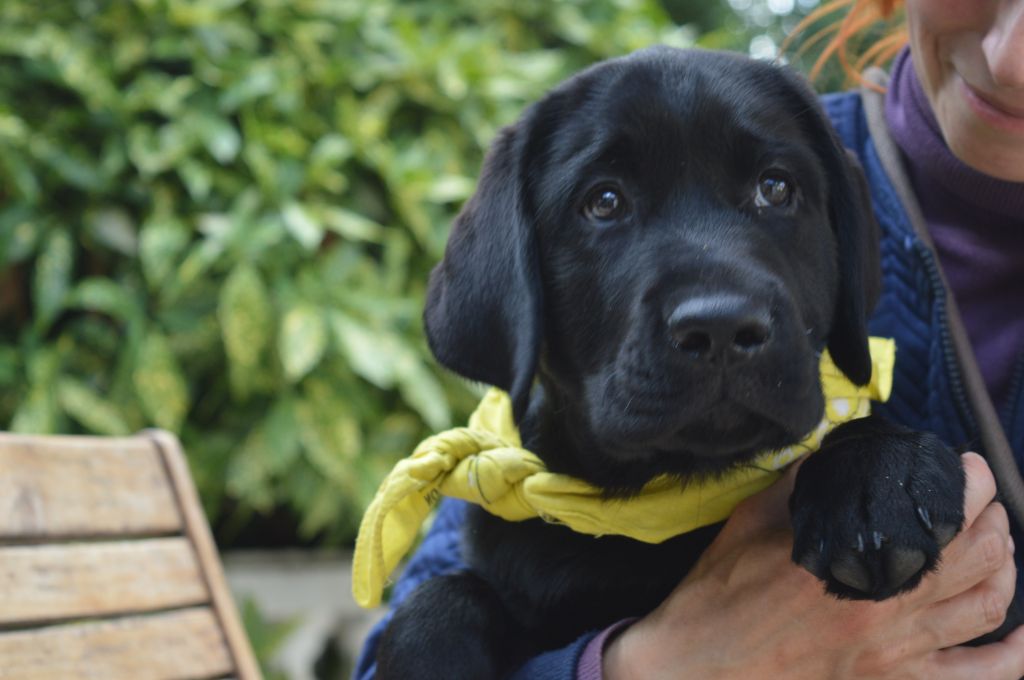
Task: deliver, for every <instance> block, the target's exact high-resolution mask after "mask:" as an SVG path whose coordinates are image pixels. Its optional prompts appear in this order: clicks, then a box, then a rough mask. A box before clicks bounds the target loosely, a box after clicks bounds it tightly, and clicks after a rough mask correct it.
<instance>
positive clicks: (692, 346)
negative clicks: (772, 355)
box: [665, 293, 772, 366]
mask: <svg viewBox="0 0 1024 680" xmlns="http://www.w3.org/2000/svg"><path fill="white" fill-rule="evenodd" d="M665 325H666V326H667V328H668V335H669V342H671V343H672V346H673V347H675V348H676V349H677V350H678V351H679V352H680V353H681V354H682V355H683V356H684V357H687V358H688V359H691V360H694V361H700V362H705V363H708V364H711V365H717V366H729V365H735V364H739V363H743V362H745V361H748V360H750V359H753V358H754V357H755V356H757V355H758V354H760V353H761V352H762V351H763V350H764V349H765V348H766V347H767V346H768V345H769V343H770V342H771V339H772V314H771V310H770V309H769V308H768V307H767V306H766V305H764V304H762V303H760V302H758V301H757V300H755V299H753V298H750V297H747V296H743V295H736V294H727V293H721V294H710V295H705V296H700V297H693V298H689V299H686V300H684V301H682V302H681V303H679V304H678V305H677V306H676V307H675V308H674V309H672V310H671V311H670V312H669V314H668V315H667V318H666V319H665Z"/></svg>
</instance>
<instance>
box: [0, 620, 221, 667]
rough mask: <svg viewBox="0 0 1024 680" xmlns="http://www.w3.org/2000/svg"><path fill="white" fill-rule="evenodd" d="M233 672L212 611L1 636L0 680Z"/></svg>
mask: <svg viewBox="0 0 1024 680" xmlns="http://www.w3.org/2000/svg"><path fill="white" fill-rule="evenodd" d="M232 672H234V669H233V668H232V663H231V656H230V654H229V653H228V648H227V645H226V644H225V641H224V638H223V636H222V635H221V631H220V629H219V628H218V623H217V618H216V616H215V615H214V613H213V611H211V610H210V609H209V608H205V607H204V608H193V609H184V610H178V611H173V612H164V613H161V614H151V615H147V616H133V617H126V618H123V619H116V620H110V621H95V622H86V623H76V624H66V625H60V626H52V627H47V628H39V629H35V630H28V631H17V632H10V633H0V678H4V679H5V680H6V679H7V678H17V679H18V680H79V679H82V680H84V679H86V678H88V679H89V680H94V679H96V678H104V680H107V679H109V680H119V679H122V678H123V679H126V680H127V679H128V678H131V679H132V680H169V679H170V678H176V679H181V678H214V677H220V676H224V675H227V674H229V673H232Z"/></svg>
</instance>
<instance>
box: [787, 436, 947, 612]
mask: <svg viewBox="0 0 1024 680" xmlns="http://www.w3.org/2000/svg"><path fill="white" fill-rule="evenodd" d="M789 505H790V511H791V513H792V521H793V535H794V542H793V561H795V562H797V563H798V564H801V565H802V566H804V567H805V568H806V569H807V570H808V571H810V572H811V573H813V574H814V575H815V576H817V577H818V578H820V579H821V580H823V581H824V582H825V584H826V588H827V590H828V591H829V592H830V593H833V594H835V595H838V596H839V597H847V598H853V599H871V600H884V599H886V598H888V597H892V596H893V595H896V594H897V593H900V592H903V591H907V590H911V589H912V588H914V587H915V586H917V584H918V582H920V580H921V577H922V576H923V575H924V574H926V573H927V572H929V571H931V570H932V569H934V568H935V566H936V564H937V562H938V559H939V552H940V551H941V549H942V548H943V547H944V546H945V545H946V544H947V543H949V542H950V541H951V540H952V539H953V537H954V536H955V535H956V534H957V532H958V531H959V530H960V527H961V526H962V524H963V520H964V515H963V506H964V472H963V468H962V467H961V465H960V457H959V456H958V455H957V454H956V453H955V452H954V451H953V450H952V449H950V448H949V447H948V446H946V445H945V444H944V443H943V442H942V441H940V440H939V438H938V437H936V436H935V435H932V434H929V433H924V432H916V431H913V430H908V429H905V428H902V427H899V426H896V425H893V424H891V423H888V422H887V421H885V420H882V419H881V418H876V417H871V418H864V419H861V420H855V421H852V422H850V423H847V424H845V425H843V426H840V427H838V428H836V430H835V431H834V432H833V433H831V434H830V435H829V436H828V437H827V438H826V439H825V441H824V443H823V444H822V448H821V450H820V451H818V452H817V453H815V454H813V455H812V456H811V457H810V459H808V460H807V461H806V462H805V463H804V464H803V466H802V467H801V468H800V472H799V474H798V475H797V480H796V487H795V488H794V490H793V495H792V496H791V497H790V500H789Z"/></svg>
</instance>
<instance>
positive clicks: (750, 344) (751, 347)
mask: <svg viewBox="0 0 1024 680" xmlns="http://www.w3.org/2000/svg"><path fill="white" fill-rule="evenodd" d="M769 333H770V330H769V328H768V325H767V324H763V323H760V322H755V323H750V324H747V325H746V326H743V327H742V328H740V329H739V330H738V331H736V335H735V337H734V338H733V346H734V347H735V348H736V349H738V350H740V351H743V352H752V351H755V350H757V349H760V348H761V347H762V346H763V345H764V344H765V343H766V342H768V335H769Z"/></svg>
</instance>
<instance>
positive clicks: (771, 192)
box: [754, 170, 796, 208]
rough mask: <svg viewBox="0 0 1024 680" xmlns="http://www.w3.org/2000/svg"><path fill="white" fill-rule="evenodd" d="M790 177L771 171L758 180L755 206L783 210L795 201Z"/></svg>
mask: <svg viewBox="0 0 1024 680" xmlns="http://www.w3.org/2000/svg"><path fill="white" fill-rule="evenodd" d="M795 188H796V187H795V185H794V183H793V180H792V179H790V177H789V175H787V174H785V173H782V172H779V171H777V170H769V171H768V172H766V173H764V174H763V175H761V177H760V178H759V179H758V180H757V195H756V196H755V197H754V205H756V206H757V207H759V208H782V207H785V206H787V205H789V204H790V202H791V201H792V200H793V191H794V189H795Z"/></svg>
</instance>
